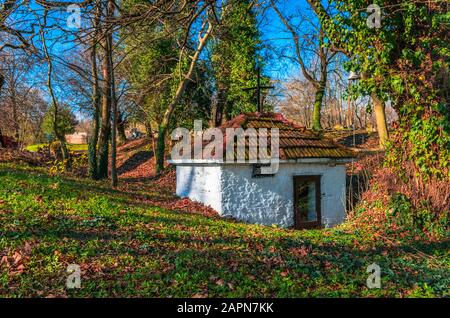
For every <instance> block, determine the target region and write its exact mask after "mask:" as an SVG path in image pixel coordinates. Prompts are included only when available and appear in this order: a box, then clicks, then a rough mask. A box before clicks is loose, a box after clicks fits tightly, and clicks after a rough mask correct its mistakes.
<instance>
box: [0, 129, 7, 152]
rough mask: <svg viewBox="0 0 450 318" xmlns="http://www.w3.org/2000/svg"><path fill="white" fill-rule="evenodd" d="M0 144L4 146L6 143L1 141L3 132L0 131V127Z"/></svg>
mask: <svg viewBox="0 0 450 318" xmlns="http://www.w3.org/2000/svg"><path fill="white" fill-rule="evenodd" d="M0 146H1V147H3V148H5V147H6V145H5V144H4V142H3V133H2V129H1V128H0Z"/></svg>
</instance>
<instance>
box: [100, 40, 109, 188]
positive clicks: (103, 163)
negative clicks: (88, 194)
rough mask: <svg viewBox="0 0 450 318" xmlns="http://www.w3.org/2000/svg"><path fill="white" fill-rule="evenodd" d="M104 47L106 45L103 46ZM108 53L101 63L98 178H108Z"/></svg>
mask: <svg viewBox="0 0 450 318" xmlns="http://www.w3.org/2000/svg"><path fill="white" fill-rule="evenodd" d="M105 47H106V45H105ZM107 54H108V52H107V51H105V54H104V57H103V63H102V76H103V85H102V107H101V114H102V115H101V125H100V135H99V139H98V178H99V179H106V178H107V177H108V160H109V139H110V137H111V78H110V76H111V72H110V70H109V63H108V56H107Z"/></svg>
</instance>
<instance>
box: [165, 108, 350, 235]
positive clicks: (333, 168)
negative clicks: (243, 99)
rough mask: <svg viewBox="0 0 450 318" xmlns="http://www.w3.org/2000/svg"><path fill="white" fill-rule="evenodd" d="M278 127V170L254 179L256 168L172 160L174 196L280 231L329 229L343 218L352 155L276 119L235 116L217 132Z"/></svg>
mask: <svg viewBox="0 0 450 318" xmlns="http://www.w3.org/2000/svg"><path fill="white" fill-rule="evenodd" d="M229 127H233V128H236V127H242V128H243V129H247V128H255V129H258V128H268V129H270V128H278V129H279V158H280V163H279V169H278V171H277V172H276V173H275V174H271V175H262V174H260V173H259V172H260V167H261V165H260V164H258V163H256V164H255V163H236V162H222V161H220V160H211V159H209V160H202V159H196V160H190V159H183V160H172V161H171V163H172V164H175V165H176V166H177V168H176V174H177V190H176V193H177V195H178V196H180V197H188V198H190V199H191V200H194V201H198V202H201V203H203V204H205V205H208V206H210V207H212V208H213V209H215V210H216V211H217V212H218V213H219V214H220V215H222V216H224V217H232V218H235V219H237V220H241V221H244V222H249V223H257V224H263V225H273V224H276V225H278V226H280V227H294V228H299V229H300V228H317V227H330V226H333V225H336V224H339V223H341V222H343V221H344V219H345V217H346V212H345V210H346V209H345V206H346V189H345V188H346V169H345V163H347V162H349V161H351V160H352V158H353V157H354V154H353V153H352V152H351V151H349V150H348V149H346V148H345V147H343V146H341V145H338V144H336V143H334V142H333V141H331V140H328V139H324V138H321V137H319V136H318V135H317V134H315V133H313V132H312V131H308V130H306V129H304V128H302V127H298V126H296V125H294V124H292V123H291V122H289V121H287V120H286V119H284V118H283V117H282V116H281V115H280V114H259V113H253V114H246V115H241V116H238V117H236V118H235V119H233V120H232V121H230V122H228V123H226V124H225V125H223V126H222V127H221V129H222V130H223V131H225V129H226V128H229Z"/></svg>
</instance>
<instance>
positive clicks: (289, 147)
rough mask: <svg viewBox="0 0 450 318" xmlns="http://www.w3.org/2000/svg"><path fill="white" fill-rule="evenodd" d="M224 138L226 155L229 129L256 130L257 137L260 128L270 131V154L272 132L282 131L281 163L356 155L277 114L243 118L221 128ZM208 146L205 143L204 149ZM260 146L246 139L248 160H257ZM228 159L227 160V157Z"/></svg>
mask: <svg viewBox="0 0 450 318" xmlns="http://www.w3.org/2000/svg"><path fill="white" fill-rule="evenodd" d="M218 128H219V129H221V130H222V132H223V134H224V145H223V150H224V153H225V151H226V145H225V142H226V129H227V128H243V129H244V130H245V129H247V128H255V129H256V132H257V134H258V133H259V131H258V129H259V128H267V133H268V135H269V138H268V142H267V144H268V146H267V147H268V150H269V154H270V129H271V128H278V129H279V149H280V160H289V159H302V158H336V159H339V158H353V157H355V154H354V153H353V152H352V151H351V150H349V149H347V148H346V147H344V146H342V145H340V144H337V143H335V142H334V141H333V140H331V139H327V138H324V137H321V136H320V135H319V134H318V133H316V132H313V131H311V130H308V129H306V128H305V127H302V126H299V125H296V124H294V123H293V122H291V121H289V120H287V119H286V118H284V117H283V115H281V114H277V113H248V114H242V115H239V116H237V117H235V118H233V119H232V120H230V121H228V122H226V123H224V124H223V125H222V126H220V127H218ZM206 144H208V142H204V145H206ZM257 150H258V148H257V144H255V143H254V140H252V138H246V149H245V154H246V156H245V157H246V158H247V159H248V154H249V152H250V154H251V158H256V154H257ZM224 157H225V156H224Z"/></svg>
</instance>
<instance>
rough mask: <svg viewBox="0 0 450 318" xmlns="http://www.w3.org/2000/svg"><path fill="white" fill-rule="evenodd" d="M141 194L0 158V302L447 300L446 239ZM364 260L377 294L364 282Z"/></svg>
mask: <svg viewBox="0 0 450 318" xmlns="http://www.w3.org/2000/svg"><path fill="white" fill-rule="evenodd" d="M138 195H141V194H137V193H133V192H123V191H122V192H119V191H114V190H111V189H109V188H108V186H107V185H106V183H101V182H91V181H87V180H77V179H71V178H66V177H59V176H49V175H47V174H46V173H45V172H44V171H43V170H33V171H31V170H30V169H29V168H28V167H26V166H14V165H12V164H2V165H0V258H1V257H2V256H6V257H7V259H9V262H10V267H7V266H6V264H5V262H3V264H2V265H0V297H23V296H37V297H45V296H50V295H53V296H68V297H117V296H121V297H164V296H172V297H190V296H193V295H196V294H202V295H208V296H210V297H213V296H220V297H248V296H252V297H274V296H276V297H319V296H320V297H337V296H341V297H369V296H370V297H386V296H390V297H405V296H408V297H432V296H440V297H441V296H447V297H448V296H449V291H448V286H449V285H450V278H449V263H450V257H449V253H448V250H449V245H448V242H441V243H433V244H431V243H430V244H425V243H414V244H407V243H404V244H402V245H400V246H391V247H389V246H386V245H384V244H383V243H381V242H380V243H376V244H375V243H373V242H372V241H371V238H370V237H368V236H366V235H363V234H361V233H360V234H358V233H352V232H350V231H348V230H346V229H345V227H339V228H335V229H331V230H308V231H294V230H284V229H278V228H274V227H263V226H258V225H248V224H243V223H237V222H233V221H229V220H224V219H219V218H208V217H205V216H201V215H198V214H184V213H180V212H176V211H169V210H165V209H161V208H159V207H157V206H150V205H145V204H143V203H142V202H143V201H142V200H139V201H138V200H136V196H138ZM152 195H157V194H148V196H149V197H150V198H151V196H152ZM16 252H17V253H19V255H20V256H21V259H20V260H19V261H18V262H17V264H13V256H14V254H15V253H16ZM16 256H17V254H16ZM16 259H17V257H16ZM372 263H377V264H379V265H380V267H381V284H382V288H381V289H368V288H367V287H366V279H367V276H368V274H367V273H366V269H367V266H368V265H370V264H372ZM69 264H78V265H80V267H81V270H82V276H81V288H80V289H66V287H65V283H66V278H67V275H68V274H67V273H66V268H67V266H68V265H69ZM19 265H21V266H20V269H19Z"/></svg>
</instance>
